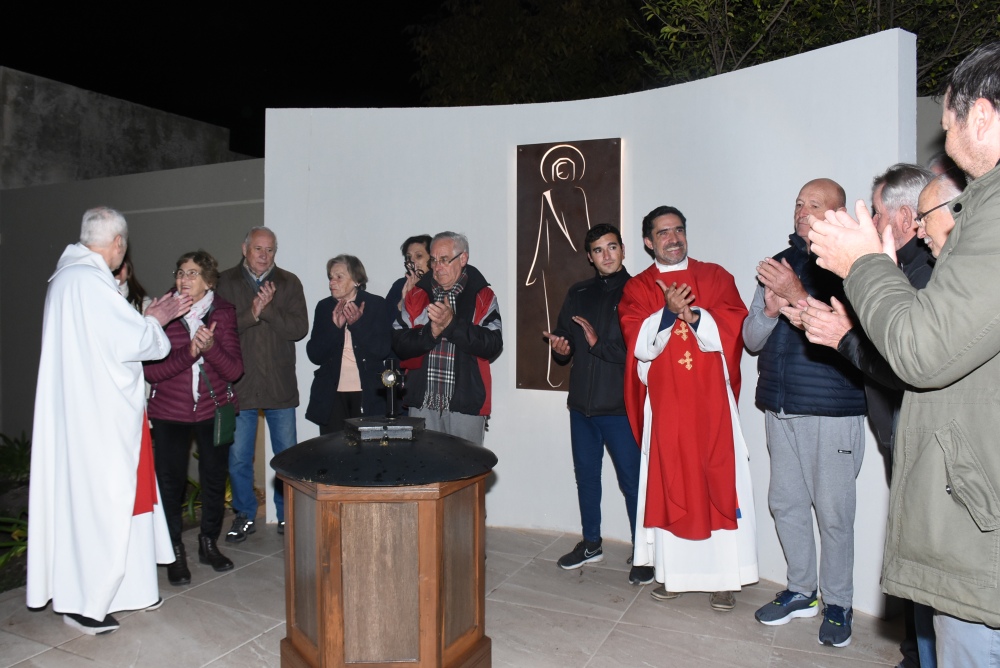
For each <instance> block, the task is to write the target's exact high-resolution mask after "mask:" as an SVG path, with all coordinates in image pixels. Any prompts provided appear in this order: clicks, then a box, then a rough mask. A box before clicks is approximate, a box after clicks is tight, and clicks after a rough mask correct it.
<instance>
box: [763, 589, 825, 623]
mask: <svg viewBox="0 0 1000 668" xmlns="http://www.w3.org/2000/svg"><path fill="white" fill-rule="evenodd" d="M817 612H819V608H818V607H817V603H816V592H813V593H811V594H808V595H806V594H800V593H798V592H794V591H789V590H788V589H786V590H784V591H779V592H778V595H777V596H776V597H775V598H774V600H773V601H771V602H770V603H768V604H766V605H764V606H763V607H762V608H760V609H758V610H757V612H755V613H754V617H756V618H757V621H758V622H760V623H761V624H767V625H768V626H781V625H782V624H787V623H788V622H790V621H792V619H794V618H795V617H815V616H816V613H817Z"/></svg>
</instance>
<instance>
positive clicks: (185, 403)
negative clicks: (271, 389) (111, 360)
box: [144, 294, 243, 422]
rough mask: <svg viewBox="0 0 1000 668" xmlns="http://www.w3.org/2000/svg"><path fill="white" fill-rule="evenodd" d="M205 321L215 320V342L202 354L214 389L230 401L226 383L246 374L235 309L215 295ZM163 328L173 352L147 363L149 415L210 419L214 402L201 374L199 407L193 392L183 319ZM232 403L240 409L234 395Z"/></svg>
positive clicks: (224, 400)
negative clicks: (149, 388)
mask: <svg viewBox="0 0 1000 668" xmlns="http://www.w3.org/2000/svg"><path fill="white" fill-rule="evenodd" d="M205 322H206V325H209V326H210V325H211V324H212V323H213V322H214V323H216V325H215V345H214V346H212V348H211V349H210V350H208V351H207V352H206V353H205V354H204V355H203V357H204V360H205V373H207V374H208V377H209V379H210V380H211V381H212V389H214V390H215V396H216V398H217V399H218V400H219V403H220V404H226V403H230V401H229V398H228V397H227V396H226V384H227V383H234V382H236V379H237V378H239V377H240V376H242V375H243V355H242V354H241V353H240V337H239V334H238V333H237V331H236V308H235V307H234V306H233V305H232V304H230V303H229V302H227V301H226V300H225V299H223V298H222V297H220V296H219V295H218V294H216V295H215V299H214V301H213V302H212V308H211V309H210V310H209V312H208V315H207V316H206V318H205ZM164 331H166V333H167V336H168V337H169V338H170V354H169V355H167V356H166V357H164V358H163V359H162V360H160V361H158V362H149V363H146V364H145V365H144V371H145V374H146V381H147V382H149V384H150V385H152V388H151V390H150V396H149V404H148V407H147V414H148V415H149V417H150V418H156V419H158V420H170V421H171V422H202V421H204V420H211V419H212V417H213V416H214V414H215V403H214V402H213V401H212V397H211V396H210V395H209V393H208V387H207V386H206V385H205V379H204V378H201V377H200V376H201V375H200V374H199V380H198V394H199V399H198V405H197V406H195V404H194V397H193V396H192V394H191V365H192V364H194V359H192V358H191V354H190V352H189V350H188V349H189V348H190V346H191V335H190V334H188V331H187V329H186V328H185V327H184V323H183V321H182V319H181V318H178V319H177V320H174V321H173V322H171V323H170V324H168V325H167V326H166V327H165V328H164ZM231 403H232V404H233V405H234V406H235V407H236V410H237V411H238V410H239V409H240V407H239V404H238V403H237V401H236V395H235V394H234V395H233V398H232V402H231Z"/></svg>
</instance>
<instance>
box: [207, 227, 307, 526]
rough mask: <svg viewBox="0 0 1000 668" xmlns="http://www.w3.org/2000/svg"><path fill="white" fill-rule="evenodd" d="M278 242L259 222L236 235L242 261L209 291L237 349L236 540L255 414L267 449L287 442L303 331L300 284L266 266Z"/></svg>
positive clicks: (249, 495)
mask: <svg viewBox="0 0 1000 668" xmlns="http://www.w3.org/2000/svg"><path fill="white" fill-rule="evenodd" d="M277 252H278V239H277V237H276V236H275V235H274V232H272V231H271V230H269V229H267V228H266V227H254V228H253V229H251V230H250V232H248V233H247V236H246V239H244V240H243V262H241V263H240V264H238V265H236V266H235V267H233V268H232V269H227V270H226V271H224V272H222V273H221V274H220V275H219V284H218V286H216V288H215V291H216V292H217V293H218V294H219V295H220V296H221V297H223V298H224V299H225V300H226V301H228V302H230V303H232V304H234V305H235V306H236V326H237V328H238V329H239V332H240V348H241V349H242V350H243V368H244V373H243V377H242V378H240V379H239V380H238V381H237V382H236V385H235V388H234V389H235V390H236V396H237V397H239V401H240V413H239V415H238V416H237V417H236V440H235V441H234V442H233V445H232V446H231V447H230V448H229V480H230V483H231V485H232V488H233V510H235V511H236V519H235V520H233V526H232V528H231V529H230V530H229V533H227V534H226V542H229V543H239V542H242V541H244V540H246V537H247V534H250V533H253V532H254V531H255V528H254V518H256V517H257V497H256V496H255V495H254V491H253V458H254V445H255V443H256V441H257V411H258V410H263V411H264V418H265V419H266V420H267V428H268V431H269V432H270V434H271V448H272V449H273V450H274V454H278V453H279V452H281V451H282V450H285V449H286V448H289V447H291V446H293V445H295V442H296V440H297V437H296V434H295V407H296V406H298V405H299V389H298V381H297V380H296V378H295V342H296V341H298V340H299V339H301V338H303V337H304V336H305V335H306V334H307V333H308V332H309V313H308V311H307V310H306V298H305V295H304V294H303V292H302V283H301V282H300V281H299V279H298V277H296V276H295V274H293V273H291V272H290V271H285V270H284V269H279V268H278V267H276V266H275V265H274V256H275V255H276V254H277ZM274 507H275V510H276V511H277V513H278V533H284V527H285V501H284V496H283V495H282V491H281V485H280V483H278V484H276V486H275V489H274Z"/></svg>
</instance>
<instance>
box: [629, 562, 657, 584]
mask: <svg viewBox="0 0 1000 668" xmlns="http://www.w3.org/2000/svg"><path fill="white" fill-rule="evenodd" d="M655 575H656V569H654V568H653V567H652V566H633V567H632V570H630V571H629V572H628V583H629V584H634V585H636V586H640V585H648V584H649V583H650V582H652V581H653V577H654V576H655Z"/></svg>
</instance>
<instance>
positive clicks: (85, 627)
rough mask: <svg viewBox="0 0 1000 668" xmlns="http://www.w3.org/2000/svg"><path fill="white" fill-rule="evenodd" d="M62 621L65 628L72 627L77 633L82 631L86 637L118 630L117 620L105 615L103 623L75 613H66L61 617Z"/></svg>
mask: <svg viewBox="0 0 1000 668" xmlns="http://www.w3.org/2000/svg"><path fill="white" fill-rule="evenodd" d="M63 621H64V622H66V625H67V626H72V627H73V628H74V629H76V630H77V631H83V632H84V633H86V634H87V635H88V636H102V635H104V634H105V633H111V632H113V631H117V630H118V620H117V619H115V618H114V617H112V616H111V615H105V616H104V620H103V621H100V622H99V621H97V620H96V619H91V618H90V617H84V616H83V615H78V614H76V613H75V612H67V613H66V614H64V615H63Z"/></svg>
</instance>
